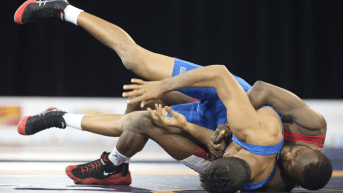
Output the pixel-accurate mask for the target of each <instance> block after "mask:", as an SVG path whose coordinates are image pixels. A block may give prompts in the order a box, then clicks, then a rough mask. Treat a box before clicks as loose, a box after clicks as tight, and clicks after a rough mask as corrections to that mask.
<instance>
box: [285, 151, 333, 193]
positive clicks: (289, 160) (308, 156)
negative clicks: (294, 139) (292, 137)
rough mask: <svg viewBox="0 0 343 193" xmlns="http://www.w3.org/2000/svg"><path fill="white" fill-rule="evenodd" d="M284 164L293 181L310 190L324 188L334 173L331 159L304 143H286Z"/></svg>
mask: <svg viewBox="0 0 343 193" xmlns="http://www.w3.org/2000/svg"><path fill="white" fill-rule="evenodd" d="M280 157H281V161H282V165H283V167H284V168H285V170H286V172H287V173H288V175H290V176H291V178H292V179H293V181H294V182H295V183H296V184H298V185H300V186H302V187H303V188H306V189H309V190H318V189H321V188H323V187H324V186H325V185H326V184H327V183H328V182H329V180H330V178H331V175H332V165H331V162H330V160H329V159H328V158H327V157H326V156H325V155H324V154H323V153H321V152H319V151H315V150H313V149H311V148H309V147H307V146H304V145H284V146H283V147H282V149H281V152H280Z"/></svg>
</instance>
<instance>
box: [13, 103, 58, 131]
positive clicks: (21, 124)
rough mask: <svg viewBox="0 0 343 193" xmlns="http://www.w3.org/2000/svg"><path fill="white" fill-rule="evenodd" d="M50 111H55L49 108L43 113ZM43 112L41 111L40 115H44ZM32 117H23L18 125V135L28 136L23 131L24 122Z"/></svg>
mask: <svg viewBox="0 0 343 193" xmlns="http://www.w3.org/2000/svg"><path fill="white" fill-rule="evenodd" d="M51 109H56V107H49V108H47V109H46V110H45V111H48V110H51ZM45 111H43V112H42V113H44V112H45ZM30 117H33V116H26V117H24V118H23V119H22V120H21V121H20V122H19V124H18V133H20V134H21V135H28V134H27V133H26V131H25V126H26V122H27V120H28V119H29V118H30Z"/></svg>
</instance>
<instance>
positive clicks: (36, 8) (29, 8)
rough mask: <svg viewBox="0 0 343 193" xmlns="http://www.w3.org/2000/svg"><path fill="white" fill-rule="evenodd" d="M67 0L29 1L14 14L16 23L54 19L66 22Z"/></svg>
mask: <svg viewBox="0 0 343 193" xmlns="http://www.w3.org/2000/svg"><path fill="white" fill-rule="evenodd" d="M68 5H69V3H68V1H67V0H28V1H26V2H25V3H23V4H22V5H21V6H20V7H19V8H18V9H17V11H16V12H15V14H14V22H16V23H17V24H25V23H30V22H34V21H38V20H44V19H54V20H59V21H64V9H65V8H66V7H67V6H68Z"/></svg>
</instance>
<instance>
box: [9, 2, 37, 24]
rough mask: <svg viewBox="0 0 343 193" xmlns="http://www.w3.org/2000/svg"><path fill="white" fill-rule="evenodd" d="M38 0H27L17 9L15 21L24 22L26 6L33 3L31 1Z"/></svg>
mask: <svg viewBox="0 0 343 193" xmlns="http://www.w3.org/2000/svg"><path fill="white" fill-rule="evenodd" d="M36 1H37V0H28V1H26V2H25V3H23V4H22V5H21V6H20V7H19V8H18V9H17V11H16V12H15V14H14V22H16V23H17V24H24V23H23V13H24V10H25V8H26V7H27V6H28V5H29V4H31V3H34V2H36Z"/></svg>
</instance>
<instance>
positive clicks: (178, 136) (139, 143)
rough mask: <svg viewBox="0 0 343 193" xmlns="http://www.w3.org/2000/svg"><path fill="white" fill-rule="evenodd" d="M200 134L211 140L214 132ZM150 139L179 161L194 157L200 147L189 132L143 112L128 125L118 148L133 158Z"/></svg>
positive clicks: (206, 130)
mask: <svg viewBox="0 0 343 193" xmlns="http://www.w3.org/2000/svg"><path fill="white" fill-rule="evenodd" d="M130 114H131V113H130ZM199 132H202V135H203V136H207V137H208V139H209V138H210V137H211V136H212V134H213V132H214V131H212V130H209V129H205V128H204V129H203V130H202V131H199ZM148 139H152V140H154V141H155V142H157V143H158V144H159V145H160V146H161V147H162V148H163V149H164V150H165V151H166V152H167V153H168V154H169V155H170V156H172V157H173V158H174V159H177V160H182V159H185V158H187V157H189V156H191V155H193V154H194V153H195V152H196V150H197V149H198V147H199V146H198V144H199V142H198V141H197V140H195V139H194V138H193V137H192V136H191V135H190V134H188V133H187V132H185V131H183V130H181V129H179V128H176V127H167V126H164V125H163V124H162V123H160V122H157V121H155V120H153V118H152V117H151V116H150V114H149V113H148V112H146V111H145V112H144V111H143V112H140V113H138V114H136V115H135V119H133V120H132V119H131V120H130V124H128V125H126V128H125V129H124V132H123V133H122V135H121V136H120V138H119V141H118V143H117V146H116V148H117V150H118V151H119V152H120V153H121V154H123V155H125V156H126V157H132V156H133V155H135V154H136V153H137V152H139V151H141V150H142V149H143V147H144V145H145V144H146V142H147V140H148Z"/></svg>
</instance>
